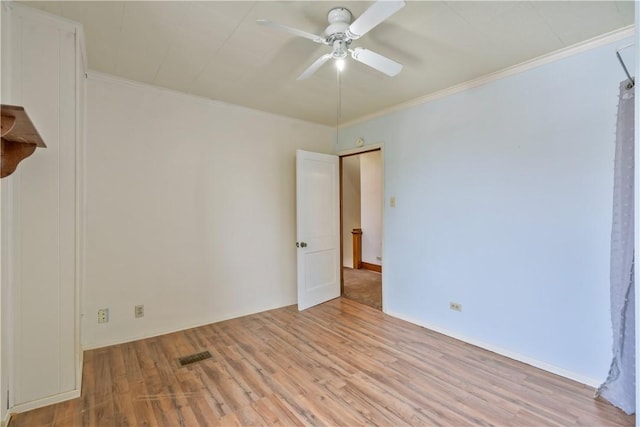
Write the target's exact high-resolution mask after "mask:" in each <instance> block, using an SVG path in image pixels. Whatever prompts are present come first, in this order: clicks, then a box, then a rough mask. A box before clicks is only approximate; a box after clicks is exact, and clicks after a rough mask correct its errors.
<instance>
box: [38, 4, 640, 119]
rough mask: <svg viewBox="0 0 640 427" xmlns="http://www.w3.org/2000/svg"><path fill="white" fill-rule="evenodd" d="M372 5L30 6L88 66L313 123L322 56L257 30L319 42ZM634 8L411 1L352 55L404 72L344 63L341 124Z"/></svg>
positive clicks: (324, 97)
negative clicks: (81, 33)
mask: <svg viewBox="0 0 640 427" xmlns="http://www.w3.org/2000/svg"><path fill="white" fill-rule="evenodd" d="M371 4H372V2H360V1H358V2H342V1H333V0H331V1H299V2H296V1H293V2H279V1H278V2H276V1H257V2H249V1H230V2H222V1H212V2H207V1H178V2H165V1H143V2H122V1H104V2H101V1H72V2H58V1H48V2H31V1H29V2H28V5H30V6H32V7H37V8H39V9H43V10H45V11H48V12H50V13H53V14H56V15H60V16H63V17H66V18H69V19H72V20H74V21H77V22H80V23H82V24H83V25H84V30H85V35H86V46H87V56H88V63H89V68H90V69H92V70H96V71H100V72H104V73H109V74H113V75H116V76H120V77H123V78H126V79H130V80H136V81H139V82H143V83H149V84H153V85H157V86H162V87H166V88H170V89H174V90H178V91H182V92H186V93H192V94H195V95H199V96H203V97H207V98H212V99H217V100H221V101H226V102H230V103H234V104H239V105H244V106H247V107H251V108H256V109H260V110H264V111H270V112H273V113H277V114H283V115H286V116H290V117H296V118H300V119H304V120H309V121H313V122H317V123H323V124H329V125H335V124H336V122H337V94H338V91H337V76H336V71H335V68H334V67H333V66H331V63H327V64H326V65H325V66H324V67H323V68H322V69H321V70H320V71H319V72H318V73H316V74H315V75H314V76H312V77H311V78H310V79H308V80H305V81H297V80H296V78H297V76H298V75H299V74H300V73H301V72H302V71H303V70H304V69H305V68H306V67H307V66H309V65H310V64H311V63H312V62H313V61H314V60H315V59H316V58H317V57H319V56H320V55H322V54H323V53H328V51H329V48H328V47H326V46H323V45H317V44H315V43H313V42H311V41H309V40H306V39H302V38H296V37H294V36H290V35H289V34H287V33H283V32H279V31H276V30H274V29H270V28H266V27H264V26H260V25H257V24H256V23H255V21H256V19H261V18H264V19H269V20H271V21H275V22H278V23H282V24H285V25H288V26H292V27H296V28H299V29H302V30H305V31H308V32H312V33H316V34H322V31H323V30H324V28H325V27H326V25H327V21H326V13H327V12H328V11H329V10H330V9H331V8H333V7H336V6H342V7H346V8H348V9H349V10H350V11H351V12H352V13H353V15H354V16H356V17H357V16H359V15H360V14H361V13H362V12H363V11H364V10H366V9H367V8H368V7H369V6H370V5H371ZM633 15H634V2H633V1H602V2H598V1H585V2H582V1H497V2H487V1H444V2H442V1H408V2H407V6H406V7H404V8H403V9H401V10H400V11H399V12H398V13H396V14H395V15H393V16H392V17H391V18H390V19H389V20H387V21H385V22H384V23H382V24H381V25H379V26H378V27H376V28H375V29H374V30H372V31H371V32H370V33H368V34H366V35H365V36H364V37H363V38H361V39H360V40H357V41H356V42H354V43H353V47H355V46H361V47H366V48H368V49H371V50H374V51H376V52H378V53H380V54H383V55H385V56H388V57H390V58H392V59H394V60H396V61H398V62H401V63H403V64H404V69H403V71H402V72H401V73H400V74H399V75H398V76H396V77H393V78H392V77H387V76H385V75H383V74H380V73H378V72H377V71H375V70H372V69H369V68H368V67H366V66H364V65H362V64H360V63H357V62H355V61H353V60H350V61H348V63H347V68H346V69H345V71H344V72H343V74H342V76H341V99H342V103H341V106H342V110H341V117H340V121H341V122H345V121H350V120H354V119H357V118H359V117H363V116H366V115H369V114H373V113H375V112H377V111H380V110H383V109H385V108H388V107H391V106H394V105H397V104H401V103H403V102H407V101H410V100H412V99H415V98H419V97H422V96H425V95H428V94H430V93H433V92H437V91H439V90H442V89H445V88H447V87H450V86H453V85H456V84H458V83H462V82H465V81H468V80H471V79H474V78H477V77H480V76H482V75H486V74H489V73H492V72H495V71H498V70H501V69H504V68H507V67H509V66H512V65H515V64H519V63H521V62H524V61H527V60H529V59H532V58H535V57H538V56H541V55H544V54H547V53H549V52H553V51H555V50H558V49H561V48H564V47H567V46H570V45H573V44H576V43H578V42H581V41H584V40H587V39H590V38H593V37H595V36H598V35H601V34H604V33H607V32H610V31H613V30H616V29H619V28H622V27H625V26H628V25H632V24H633Z"/></svg>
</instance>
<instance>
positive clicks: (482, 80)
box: [339, 25, 635, 128]
mask: <svg viewBox="0 0 640 427" xmlns="http://www.w3.org/2000/svg"><path fill="white" fill-rule="evenodd" d="M634 34H635V26H634V25H629V26H627V27H623V28H620V29H617V30H614V31H611V32H609V33H605V34H602V35H600V36H597V37H594V38H592V39H589V40H585V41H583V42H580V43H577V44H574V45H571V46H568V47H565V48H562V49H560V50H556V51H554V52H551V53H547V54H545V55H542V56H539V57H537V58H534V59H530V60H528V61H525V62H522V63H520V64H517V65H513V66H511V67H508V68H504V69H502V70H499V71H496V72H493V73H491V74H486V75H484V76H481V77H478V78H475V79H473V80H468V81H466V82H464V83H460V84H457V85H455V86H451V87H448V88H446V89H443V90H440V91H437V92H434V93H431V94H429V95H425V96H421V97H419V98H415V99H412V100H410V101H407V102H403V103H401V104H397V105H394V106H392V107H389V108H385V109H383V110H380V111H377V112H375V113H371V114H368V115H366V116H362V117H359V118H357V119H353V120H349V121H346V122H344V123H341V124H340V126H339V127H340V128H346V127H349V126H353V125H356V124H358V123H362V122H366V121H369V120H372V119H375V118H378V117H381V116H386V115H387V114H391V113H395V112H398V111H402V110H406V109H408V108H411V107H415V106H418V105H422V104H426V103H427V102H431V101H435V100H436V99H441V98H445V97H447V96H450V95H453V94H455V93H459V92H463V91H465V90H469V89H472V88H475V87H478V86H482V85H486V84H488V83H491V82H494V81H496V80H500V79H503V78H505V77H509V76H512V75H514V74H519V73H523V72H525V71H528V70H531V69H533V68H537V67H540V66H542V65H545V64H549V63H551V62H555V61H559V60H561V59H564V58H567V57H570V56H573V55H577V54H579V53H582V52H586V51H588V50H591V49H595V48H597V47H600V46H604V45H607V44H609V43H615V42H617V41H620V40H622V39H624V38H627V37H631V36H633V35H634Z"/></svg>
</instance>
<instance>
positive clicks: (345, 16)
mask: <svg viewBox="0 0 640 427" xmlns="http://www.w3.org/2000/svg"><path fill="white" fill-rule="evenodd" d="M327 21H329V26H328V27H327V28H326V29H325V30H324V34H325V35H326V36H327V37H328V38H329V39H331V38H338V37H336V36H338V35H339V34H342V35H344V34H345V33H346V31H347V28H349V23H351V12H349V9H345V8H344V7H336V8H335V9H331V10H330V11H329V13H328V14H327Z"/></svg>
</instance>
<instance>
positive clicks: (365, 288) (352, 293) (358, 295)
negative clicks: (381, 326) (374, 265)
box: [342, 267, 382, 310]
mask: <svg viewBox="0 0 640 427" xmlns="http://www.w3.org/2000/svg"><path fill="white" fill-rule="evenodd" d="M342 275H343V276H344V292H343V293H342V296H343V297H345V298H349V299H351V300H354V301H357V302H359V303H361V304H365V305H368V306H369V307H373V308H375V309H376V310H382V275H381V274H380V273H376V272H373V271H369V270H365V269H360V270H354V269H352V268H346V267H345V268H343V269H342Z"/></svg>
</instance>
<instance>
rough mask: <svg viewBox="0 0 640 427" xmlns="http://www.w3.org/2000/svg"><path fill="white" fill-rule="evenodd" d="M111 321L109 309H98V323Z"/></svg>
mask: <svg viewBox="0 0 640 427" xmlns="http://www.w3.org/2000/svg"><path fill="white" fill-rule="evenodd" d="M108 322H109V309H108V308H101V309H100V310H98V323H108Z"/></svg>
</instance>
